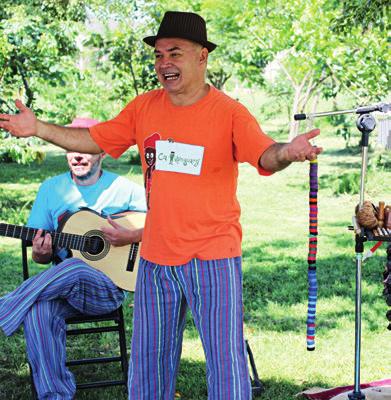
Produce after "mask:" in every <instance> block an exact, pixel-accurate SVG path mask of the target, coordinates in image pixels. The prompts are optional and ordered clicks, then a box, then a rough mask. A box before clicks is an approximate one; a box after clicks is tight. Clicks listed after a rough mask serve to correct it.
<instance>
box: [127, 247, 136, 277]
mask: <svg viewBox="0 0 391 400" xmlns="http://www.w3.org/2000/svg"><path fill="white" fill-rule="evenodd" d="M138 246H139V244H138V243H133V244H132V246H131V247H130V252H129V258H128V265H127V266H126V271H127V272H133V270H134V265H135V264H136V258H137V252H138Z"/></svg>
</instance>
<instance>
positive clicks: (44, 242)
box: [31, 229, 53, 264]
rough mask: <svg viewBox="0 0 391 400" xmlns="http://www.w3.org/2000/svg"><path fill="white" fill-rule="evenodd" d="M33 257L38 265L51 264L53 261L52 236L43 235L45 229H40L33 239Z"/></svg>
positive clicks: (48, 234)
mask: <svg viewBox="0 0 391 400" xmlns="http://www.w3.org/2000/svg"><path fill="white" fill-rule="evenodd" d="M31 256H32V258H33V260H34V261H35V262H36V263H38V264H49V263H50V262H51V261H52V257H53V250H52V235H51V234H50V233H45V234H44V235H43V229H38V231H37V234H36V235H35V236H34V239H33V250H32V254H31Z"/></svg>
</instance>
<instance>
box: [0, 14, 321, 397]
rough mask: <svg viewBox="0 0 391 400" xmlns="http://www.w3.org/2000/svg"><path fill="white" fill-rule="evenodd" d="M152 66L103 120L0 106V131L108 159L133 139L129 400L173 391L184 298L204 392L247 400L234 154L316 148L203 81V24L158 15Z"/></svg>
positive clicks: (258, 157) (267, 166)
mask: <svg viewBox="0 0 391 400" xmlns="http://www.w3.org/2000/svg"><path fill="white" fill-rule="evenodd" d="M144 41H145V42H146V43H147V44H148V45H150V46H153V47H154V49H155V56H156V61H155V70H156V73H157V76H158V78H159V81H160V83H161V84H162V86H163V89H158V90H154V91H151V92H149V93H146V94H143V95H141V96H138V97H136V98H135V99H134V100H133V101H131V102H130V103H129V104H128V105H127V106H126V107H125V109H124V110H123V111H122V112H121V113H120V114H119V115H118V116H117V117H115V118H114V119H112V120H110V121H107V122H104V123H101V124H99V125H96V126H95V127H93V128H91V129H90V130H87V129H85V130H75V129H70V128H64V127H59V126H55V125H51V124H47V123H45V122H43V121H39V120H37V118H36V117H35V115H34V114H33V112H32V111H31V110H29V109H28V108H27V107H25V106H24V105H23V104H22V103H21V102H20V101H17V102H16V106H17V107H18V108H19V110H20V113H19V114H17V115H8V114H0V120H2V121H0V128H3V129H6V130H8V131H10V132H11V133H12V134H13V135H15V136H22V137H27V136H32V135H35V136H38V137H41V138H43V139H45V140H47V141H50V142H53V143H55V144H57V145H59V146H61V147H64V148H66V149H68V150H77V151H81V152H85V153H98V152H101V151H102V150H104V151H105V152H107V153H109V154H110V155H112V156H113V157H119V156H120V155H121V154H122V153H123V152H124V151H125V150H126V149H127V148H128V147H129V146H132V145H135V144H137V146H138V148H139V151H140V153H141V154H142V155H143V156H144V158H142V165H143V171H144V176H145V186H146V191H147V199H148V207H149V210H148V214H147V219H146V225H145V228H144V233H143V245H142V249H141V256H142V259H141V262H140V268H139V274H138V278H137V285H136V293H135V304H134V321H133V322H134V327H133V338H132V351H131V359H130V366H129V382H128V383H129V399H132V400H134V399H140V400H141V399H142V400H148V399H173V398H174V395H175V383H176V374H177V370H178V366H179V359H180V354H181V345H182V336H183V330H184V325H185V315H186V309H187V307H189V308H190V310H191V312H192V315H193V318H194V321H195V324H196V326H197V329H198V330H199V333H200V337H201V341H202V344H203V347H204V351H205V356H206V363H207V382H208V398H209V399H213V400H218V399H221V400H222V399H224V400H226V399H232V400H248V399H250V398H251V387H250V380H249V373H248V367H247V359H246V348H245V344H244V340H243V314H242V313H243V302H242V275H241V273H242V272H241V236H242V232H241V227H240V223H239V216H240V207H239V203H238V200H237V197H236V188H237V176H238V163H239V162H249V163H250V164H251V165H253V166H254V167H255V168H257V170H258V172H259V173H260V174H263V175H269V174H271V173H273V172H275V171H279V170H281V169H283V168H285V167H287V166H288V165H289V164H290V163H292V162H294V161H305V160H312V159H314V158H315V157H316V156H317V154H319V153H320V152H321V151H322V149H321V148H316V147H313V146H312V145H311V144H310V139H311V138H313V137H315V136H317V135H318V134H319V131H318V130H313V131H311V132H308V133H305V134H302V135H299V136H297V137H296V138H295V139H293V141H292V142H291V143H286V144H281V143H275V142H274V141H273V140H272V139H271V138H270V137H268V136H266V135H265V134H264V133H263V132H262V130H261V129H260V127H259V125H258V123H257V121H256V120H255V118H254V117H253V116H252V115H251V114H250V113H249V112H248V111H247V110H246V108H245V107H243V106H242V105H241V104H239V103H238V102H236V101H234V100H232V99H230V98H229V97H228V96H226V95H224V94H223V93H221V92H219V91H218V90H217V89H215V88H214V87H212V86H210V85H209V84H207V83H206V81H205V73H206V65H207V60H208V54H209V53H210V52H212V51H213V50H214V49H215V47H216V45H215V44H213V43H211V42H209V41H208V40H207V34H206V24H205V21H204V20H203V19H202V18H201V17H200V16H199V15H197V14H194V13H187V12H172V11H170V12H167V13H166V14H165V15H164V18H163V20H162V22H161V25H160V27H159V31H158V33H157V35H156V36H149V37H147V38H144Z"/></svg>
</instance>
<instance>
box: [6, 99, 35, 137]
mask: <svg viewBox="0 0 391 400" xmlns="http://www.w3.org/2000/svg"><path fill="white" fill-rule="evenodd" d="M15 105H16V107H17V108H18V109H19V111H20V112H19V113H18V114H13V115H12V114H0V128H2V129H5V130H6V131H8V132H9V133H11V135H13V136H17V137H29V136H34V135H35V134H36V133H37V117H36V116H35V114H34V113H33V112H32V111H31V110H30V109H29V108H28V107H26V106H25V105H24V104H23V103H22V102H21V101H20V100H15Z"/></svg>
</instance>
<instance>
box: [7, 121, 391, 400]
mask: <svg viewBox="0 0 391 400" xmlns="http://www.w3.org/2000/svg"><path fill="white" fill-rule="evenodd" d="M276 137H278V139H279V140H281V139H283V138H282V137H281V133H278V135H277V136H276ZM318 145H320V146H323V147H324V148H325V149H326V150H325V152H324V154H323V155H322V156H321V157H320V158H319V175H320V183H321V189H320V192H319V253H318V284H319V301H318V312H317V324H318V328H317V334H316V350H315V351H314V352H307V350H306V343H305V319H306V310H307V264H306V257H307V240H308V238H307V230H308V228H307V225H308V221H307V218H308V217H307V215H308V209H307V207H308V206H307V203H308V188H307V181H308V164H307V163H303V164H295V165H293V166H291V167H290V168H288V169H287V170H284V171H282V172H280V173H277V174H275V175H274V176H272V177H259V176H258V175H257V173H256V171H255V170H253V169H252V168H251V167H250V166H248V165H241V166H240V179H239V187H238V196H239V199H240V202H241V205H242V218H241V221H242V224H243V256H244V259H243V269H244V274H243V276H244V278H243V279H244V303H245V336H246V338H247V339H248V340H249V342H250V345H251V348H252V351H253V353H254V358H255V362H256V365H257V368H258V372H259V375H260V378H261V380H262V382H263V383H264V386H265V392H264V394H263V396H262V399H265V400H271V399H273V400H288V399H292V400H293V399H294V395H295V394H296V393H298V392H299V391H302V390H304V389H305V388H308V387H312V386H323V387H334V386H339V385H349V384H352V383H353V371H354V295H355V262H354V237H353V234H352V233H351V232H350V231H348V230H347V226H348V225H350V224H351V216H352V215H353V212H354V207H355V205H356V203H357V202H358V195H357V194H355V195H349V194H342V195H338V196H336V195H335V194H334V192H333V191H334V190H335V187H334V185H335V184H336V183H338V178H339V177H340V176H341V175H342V174H344V173H359V168H360V162H361V158H360V153H359V152H357V151H354V150H352V151H350V150H349V151H347V150H344V144H343V141H342V140H341V139H339V138H336V137H333V136H332V132H331V130H330V128H329V129H325V133H324V134H322V137H321V138H320V139H319V140H318ZM47 149H48V150H49V151H48V156H47V159H46V161H45V162H44V164H42V165H41V166H36V165H34V166H30V167H25V166H19V165H14V164H2V165H0V168H1V171H2V173H1V175H0V183H1V190H0V204H1V214H0V219H1V220H7V221H8V222H18V223H19V222H20V223H24V221H25V219H26V217H27V215H28V211H29V208H30V207H31V202H32V200H33V198H34V193H35V192H36V190H37V189H38V185H39V183H40V182H41V181H42V180H43V179H45V178H46V177H49V176H52V175H54V174H56V173H60V172H61V171H64V170H65V168H66V164H65V162H64V155H63V153H62V152H60V151H58V150H55V149H54V148H53V147H51V146H48V147H47ZM126 160H127V157H126V156H125V157H122V158H121V159H120V160H119V161H114V160H111V159H107V160H105V164H106V168H108V169H110V170H113V171H117V172H118V173H120V174H122V175H126V176H128V177H130V178H131V179H134V180H136V181H137V182H139V183H141V182H142V174H141V171H140V168H139V167H136V166H131V165H129V164H128V163H127V162H126ZM129 169H130V171H129ZM369 178H370V179H369V181H368V182H367V189H368V190H367V194H366V196H367V198H369V199H371V200H372V201H374V202H377V201H379V200H384V201H386V203H388V204H390V203H391V196H390V190H389V182H390V178H391V172H390V171H389V169H388V170H387V169H383V170H375V171H372V172H371V175H370V176H369ZM366 247H367V248H368V247H369V245H367V246H366ZM384 248H385V246H383V247H382V248H381V249H379V250H378V251H377V253H376V254H375V256H374V257H372V258H371V259H370V260H368V262H366V263H365V264H364V266H363V280H362V291H363V318H362V336H363V337H362V365H361V380H362V382H366V381H371V380H378V379H381V378H385V377H387V376H389V374H390V362H389V357H387V356H386V354H387V349H388V348H389V342H390V334H391V333H390V332H389V331H387V329H386V326H387V321H386V318H385V313H386V311H387V310H388V307H387V305H386V303H385V301H384V299H383V298H382V289H383V287H382V272H383V268H384V264H385V251H384ZM0 268H1V272H2V275H1V277H2V281H1V284H0V295H3V294H5V293H6V292H8V291H9V290H12V289H13V288H15V287H16V286H17V285H18V284H19V283H20V282H21V267H20V244H19V242H18V241H17V240H13V239H5V238H2V239H1V240H0ZM34 268H42V267H39V266H35V267H34ZM132 298H133V296H132V295H130V296H129V298H128V299H127V301H126V303H125V318H126V322H127V333H128V340H130V336H131V320H132V319H131V318H132V307H131V303H132ZM112 341H113V340H112V338H111V337H109V336H107V335H105V336H102V337H101V338H95V341H94V342H93V344H91V342H84V341H81V342H76V343H75V344H74V351H76V352H78V353H81V352H83V351H84V349H86V348H91V347H92V348H93V349H94V351H104V350H105V349H106V348H107V347H109V345H110V344H111V342H112ZM94 372H96V369H95V368H94ZM98 372H99V373H102V374H106V376H107V374H108V375H112V374H115V373H116V372H117V371H115V370H114V369H108V367H106V368H99V371H98ZM78 373H79V374H80V373H81V375H82V377H83V379H84V378H85V377H86V373H84V372H82V371H78ZM29 390H30V389H29V375H28V368H27V364H26V358H25V355H24V340H23V334H22V333H21V332H18V333H17V334H16V335H14V336H13V337H11V338H5V337H4V336H2V335H0V399H7V400H10V399H18V400H19V399H28V398H30V397H29V396H30V392H29ZM177 392H178V393H179V394H180V395H181V398H182V399H188V400H201V399H206V396H207V394H206V382H205V360H204V355H203V351H202V346H201V343H200V340H199V338H198V333H197V331H196V329H195V327H194V324H193V323H192V321H191V318H190V317H189V318H188V323H187V328H186V330H185V335H184V343H183V353H182V359H181V366H180V372H179V376H178V383H177ZM77 398H78V399H91V400H92V399H97V398H99V399H103V400H108V399H126V396H125V394H124V393H123V391H122V390H121V389H107V390H99V392H98V391H89V392H82V393H80V394H78V396H77Z"/></svg>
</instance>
